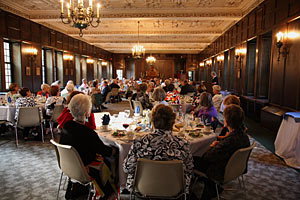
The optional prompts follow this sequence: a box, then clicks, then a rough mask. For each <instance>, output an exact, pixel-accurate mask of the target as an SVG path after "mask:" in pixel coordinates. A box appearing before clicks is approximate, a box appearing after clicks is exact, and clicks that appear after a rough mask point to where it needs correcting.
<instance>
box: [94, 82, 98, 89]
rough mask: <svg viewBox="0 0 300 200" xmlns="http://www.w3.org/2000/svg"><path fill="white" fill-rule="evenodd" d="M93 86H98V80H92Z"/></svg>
mask: <svg viewBox="0 0 300 200" xmlns="http://www.w3.org/2000/svg"><path fill="white" fill-rule="evenodd" d="M93 87H95V88H98V82H97V81H96V80H94V81H93Z"/></svg>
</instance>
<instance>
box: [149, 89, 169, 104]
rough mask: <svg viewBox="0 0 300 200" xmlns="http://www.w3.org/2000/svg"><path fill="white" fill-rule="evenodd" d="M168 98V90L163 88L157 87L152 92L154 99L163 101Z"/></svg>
mask: <svg viewBox="0 0 300 200" xmlns="http://www.w3.org/2000/svg"><path fill="white" fill-rule="evenodd" d="M165 98H166V92H165V91H164V90H163V89H162V88H156V89H155V90H154V92H153V94H152V99H153V100H154V101H159V102H160V101H163V100H165Z"/></svg>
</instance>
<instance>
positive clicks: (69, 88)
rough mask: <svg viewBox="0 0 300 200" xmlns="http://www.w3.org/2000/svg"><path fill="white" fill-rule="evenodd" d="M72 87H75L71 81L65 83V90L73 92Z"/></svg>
mask: <svg viewBox="0 0 300 200" xmlns="http://www.w3.org/2000/svg"><path fill="white" fill-rule="evenodd" d="M74 88H75V86H74V85H73V84H72V83H68V84H67V85H66V90H67V91H68V92H73V90H74Z"/></svg>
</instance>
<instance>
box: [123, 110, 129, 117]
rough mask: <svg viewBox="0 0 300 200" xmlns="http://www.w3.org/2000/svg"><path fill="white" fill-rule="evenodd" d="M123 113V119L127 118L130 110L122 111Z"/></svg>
mask: <svg viewBox="0 0 300 200" xmlns="http://www.w3.org/2000/svg"><path fill="white" fill-rule="evenodd" d="M124 112H125V117H126V118H128V117H129V115H130V110H124Z"/></svg>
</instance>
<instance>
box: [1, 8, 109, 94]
mask: <svg viewBox="0 0 300 200" xmlns="http://www.w3.org/2000/svg"><path fill="white" fill-rule="evenodd" d="M0 24H1V26H0V38H1V41H3V40H2V39H3V38H5V39H8V40H10V41H13V42H20V43H22V49H23V48H27V47H28V46H31V47H34V48H36V49H37V50H38V55H37V56H36V57H35V58H34V61H33V60H32V59H31V58H32V57H31V56H29V55H26V54H24V53H23V52H22V51H21V52H22V75H23V76H22V77H23V86H26V87H29V88H30V89H31V90H33V91H37V90H39V89H40V84H41V81H42V77H41V75H36V74H39V73H36V70H39V69H37V68H41V64H42V63H41V62H42V60H41V52H42V47H47V48H48V49H49V48H50V49H54V50H58V51H62V52H63V51H67V52H68V54H70V53H71V54H72V55H73V56H74V55H75V54H78V55H87V56H90V57H93V58H101V59H104V60H109V59H111V57H112V54H111V53H110V52H108V51H105V50H103V49H100V48H98V47H95V46H93V45H90V44H87V43H86V42H83V41H80V40H77V39H75V38H72V37H69V36H67V35H65V34H63V33H60V32H58V31H55V30H52V29H49V28H47V27H45V26H43V25H40V24H37V23H35V22H32V21H30V20H28V19H25V18H22V17H19V16H17V15H14V14H12V13H9V12H6V11H3V10H0ZM24 42H25V43H24ZM2 49H3V48H2ZM2 49H1V54H3V53H2V52H3V51H2ZM53 56H54V54H53ZM1 62H2V63H3V58H2V59H1ZM74 63H75V61H74V60H73V61H64V70H63V72H64V74H63V77H64V82H65V83H66V81H67V80H69V79H72V80H74V81H75V64H74ZM1 67H2V69H1V72H2V73H1V80H2V83H3V82H4V81H3V79H4V73H3V69H4V66H3V65H1ZM26 67H30V69H31V75H28V74H27V75H25V74H26V73H25V72H26V71H25V70H26ZM27 69H28V68H27ZM88 70H92V68H91V67H88ZM88 73H89V74H93V70H92V71H91V72H88ZM90 78H93V76H90ZM0 89H2V90H4V89H5V88H4V87H3V84H2V87H1V88H0Z"/></svg>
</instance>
